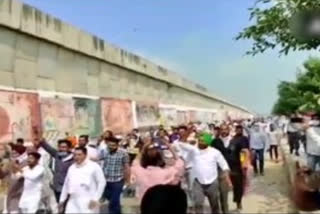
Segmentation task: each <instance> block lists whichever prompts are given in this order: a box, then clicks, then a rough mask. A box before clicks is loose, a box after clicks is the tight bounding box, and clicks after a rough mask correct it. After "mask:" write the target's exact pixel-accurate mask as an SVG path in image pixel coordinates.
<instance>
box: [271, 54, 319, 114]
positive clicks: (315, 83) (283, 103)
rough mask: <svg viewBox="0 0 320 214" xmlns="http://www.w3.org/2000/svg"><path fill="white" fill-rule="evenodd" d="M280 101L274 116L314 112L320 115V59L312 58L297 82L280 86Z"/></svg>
mask: <svg viewBox="0 0 320 214" xmlns="http://www.w3.org/2000/svg"><path fill="white" fill-rule="evenodd" d="M278 96H279V98H278V100H277V102H276V103H275V105H274V107H273V113H274V114H285V115H288V114H291V113H295V112H306V111H314V112H319V113H320V102H319V101H320V58H310V59H308V60H307V61H306V62H305V63H304V64H303V70H302V71H300V72H299V73H298V74H297V78H296V81H294V82H285V81H282V82H281V83H280V84H279V85H278Z"/></svg>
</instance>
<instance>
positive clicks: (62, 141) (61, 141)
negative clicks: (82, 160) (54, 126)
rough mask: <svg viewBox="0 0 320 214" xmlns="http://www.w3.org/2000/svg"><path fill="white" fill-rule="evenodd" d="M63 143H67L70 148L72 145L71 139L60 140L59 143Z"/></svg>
mask: <svg viewBox="0 0 320 214" xmlns="http://www.w3.org/2000/svg"><path fill="white" fill-rule="evenodd" d="M61 144H67V146H68V147H69V148H71V147H72V143H71V142H70V141H69V140H65V139H64V140H58V145H61Z"/></svg>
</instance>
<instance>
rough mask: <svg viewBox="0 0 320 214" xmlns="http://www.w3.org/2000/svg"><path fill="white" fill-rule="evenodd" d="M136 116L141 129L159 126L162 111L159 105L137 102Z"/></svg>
mask: <svg viewBox="0 0 320 214" xmlns="http://www.w3.org/2000/svg"><path fill="white" fill-rule="evenodd" d="M136 114H137V115H136V116H137V123H138V126H139V127H150V126H156V125H158V124H159V118H160V111H159V106H158V104H157V103H147V102H137V103H136Z"/></svg>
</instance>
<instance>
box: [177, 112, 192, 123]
mask: <svg viewBox="0 0 320 214" xmlns="http://www.w3.org/2000/svg"><path fill="white" fill-rule="evenodd" d="M177 121H178V124H187V123H188V122H190V116H189V112H188V111H180V110H178V111H177Z"/></svg>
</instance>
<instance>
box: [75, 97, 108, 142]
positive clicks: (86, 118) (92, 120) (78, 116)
mask: <svg viewBox="0 0 320 214" xmlns="http://www.w3.org/2000/svg"><path fill="white" fill-rule="evenodd" d="M73 106H74V119H73V124H72V125H73V127H72V133H74V134H75V135H81V134H88V135H90V136H91V137H98V136H99V135H100V134H101V131H102V125H101V105H100V102H99V100H93V99H86V98H73Z"/></svg>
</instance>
